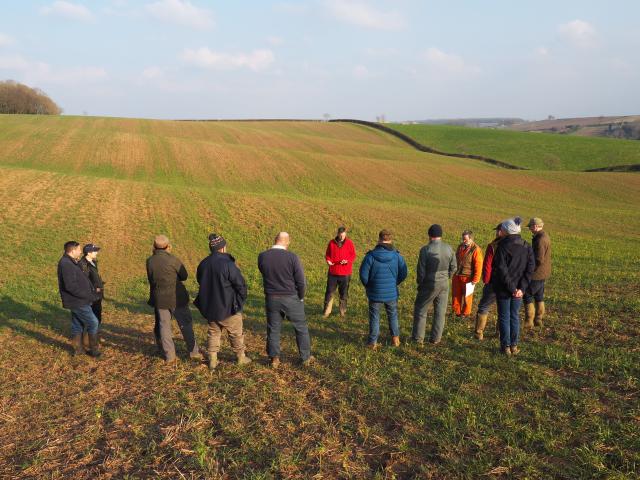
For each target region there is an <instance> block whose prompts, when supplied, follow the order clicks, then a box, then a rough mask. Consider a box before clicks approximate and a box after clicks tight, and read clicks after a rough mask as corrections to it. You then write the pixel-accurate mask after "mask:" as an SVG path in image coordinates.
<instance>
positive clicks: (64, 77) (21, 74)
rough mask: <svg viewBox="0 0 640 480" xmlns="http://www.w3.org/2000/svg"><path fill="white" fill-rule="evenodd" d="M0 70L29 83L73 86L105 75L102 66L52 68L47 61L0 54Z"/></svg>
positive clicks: (94, 80) (93, 80) (102, 77)
mask: <svg viewBox="0 0 640 480" xmlns="http://www.w3.org/2000/svg"><path fill="white" fill-rule="evenodd" d="M0 71H7V72H11V73H10V75H13V76H16V80H22V81H25V82H27V83H29V84H33V83H41V84H49V85H52V84H56V85H65V86H73V85H78V84H84V83H89V82H96V81H99V80H102V79H105V78H106V77H107V72H106V70H105V69H104V68H102V67H93V66H80V67H67V68H54V67H52V66H51V65H49V64H48V63H44V62H38V61H32V60H29V59H26V58H24V57H23V56H22V55H0Z"/></svg>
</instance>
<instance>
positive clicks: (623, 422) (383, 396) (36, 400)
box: [0, 117, 640, 479]
mask: <svg viewBox="0 0 640 480" xmlns="http://www.w3.org/2000/svg"><path fill="white" fill-rule="evenodd" d="M0 132H1V133H0V173H1V174H0V204H2V206H3V208H2V209H0V234H1V237H2V242H0V269H2V272H3V275H2V276H0V369H1V371H2V375H0V392H1V393H0V477H3V478H4V477H6V478H15V477H23V478H72V479H74V478H149V477H154V478H252V479H260V478H264V479H271V478H477V477H480V476H486V477H488V478H633V477H635V476H637V475H638V469H639V468H638V465H639V462H640V454H639V452H640V444H639V440H638V435H637V432H638V427H639V425H638V424H639V422H640V409H639V402H638V392H639V385H638V375H639V371H638V370H639V369H638V365H639V364H640V343H639V340H638V338H640V337H639V334H640V325H639V323H638V316H639V315H638V314H639V313H640V299H639V296H638V295H637V292H638V291H640V273H639V272H638V269H637V265H638V264H639V262H640V254H639V253H638V250H637V246H636V243H637V242H634V241H633V238H632V236H633V235H635V234H634V233H633V232H636V231H638V229H639V228H640V218H639V217H638V216H637V214H636V210H637V198H638V194H639V193H640V177H639V176H637V175H633V174H620V173H598V174H585V173H578V172H544V171H541V172H531V171H507V170H502V169H498V168H494V167H490V166H487V165H484V164H481V163H478V162H475V161H473V160H463V159H449V158H445V157H440V156H433V155H426V154H422V153H419V152H415V151H413V150H411V149H410V148H408V147H407V146H405V145H403V144H402V143H401V142H398V141H396V140H395V139H393V138H390V137H388V136H385V135H380V134H379V132H373V131H371V130H370V129H367V128H364V127H359V126H354V125H343V124H322V123H317V124H316V123H276V122H274V123H262V122H260V123H238V122H230V123H207V122H154V121H147V120H123V119H103V118H82V117H76V118H66V117H62V118H50V117H44V118H43V117H0ZM7 132H12V133H7ZM505 186H508V188H506V187H505ZM513 214H521V215H523V216H533V215H535V216H541V217H542V218H544V219H545V221H546V222H547V230H548V232H549V234H550V235H551V238H552V241H553V249H554V250H553V262H554V264H553V268H554V271H553V276H552V278H551V279H550V281H549V283H548V287H547V291H548V300H547V305H548V310H549V315H548V321H547V324H546V327H545V328H544V329H542V330H539V331H536V332H535V333H530V332H524V333H523V339H522V344H521V347H522V353H521V355H520V356H519V357H518V358H514V359H510V360H507V359H505V358H503V357H502V356H500V355H498V354H497V353H496V352H497V339H496V338H495V336H494V335H493V333H492V332H489V333H488V335H487V337H488V339H487V340H486V341H485V342H483V343H477V342H475V341H474V340H473V339H472V338H471V337H472V335H471V332H472V327H471V325H470V324H467V323H465V322H460V321H459V320H453V319H451V318H448V319H447V325H446V327H445V338H444V342H443V344H442V345H441V346H440V347H439V348H427V349H425V350H419V349H416V348H414V347H412V346H410V345H403V346H402V347H401V348H399V349H394V348H392V347H390V346H389V345H388V343H389V342H388V341H389V339H388V337H387V335H386V333H385V329H384V328H383V329H382V330H383V337H382V342H383V344H384V348H383V349H382V350H381V351H380V352H375V353H374V352H369V351H366V350H365V349H364V348H363V343H364V339H365V336H366V332H367V320H366V318H367V317H366V299H365V298H364V292H363V289H362V287H361V286H360V285H359V284H358V282H357V281H354V283H353V284H352V292H351V300H350V311H349V316H348V318H346V319H345V320H341V319H339V318H336V317H331V318H329V319H328V320H323V319H322V318H321V313H322V312H321V302H322V295H323V290H324V281H325V275H326V270H325V265H324V263H323V258H322V256H323V253H324V248H325V246H326V241H327V240H328V239H329V238H330V237H331V235H332V233H333V230H334V229H335V227H336V226H337V225H338V224H341V223H345V224H347V225H349V226H350V227H352V230H351V237H352V238H353V240H354V242H355V244H356V247H357V249H358V253H359V258H360V259H361V258H362V255H363V254H364V252H365V251H366V250H367V249H368V248H370V247H371V246H372V245H373V241H374V240H375V236H376V234H377V231H378V230H380V229H381V228H383V227H387V228H391V229H393V230H394V231H395V232H396V235H397V239H396V243H397V245H398V247H399V248H400V250H401V252H402V253H403V254H404V255H405V257H406V258H407V261H408V263H409V266H410V277H409V279H408V280H407V282H405V284H403V285H402V286H401V301H400V323H401V331H402V337H403V339H406V338H407V337H408V334H409V332H410V328H411V311H412V302H413V299H414V294H415V289H414V286H413V278H414V275H415V270H414V268H415V262H416V260H417V253H418V251H419V248H420V246H421V245H422V244H423V243H424V242H425V238H424V237H425V230H426V228H427V227H428V226H429V225H430V224H431V223H434V222H438V223H441V224H442V225H443V226H444V229H445V240H446V241H448V242H449V243H451V244H455V243H456V240H457V235H458V234H459V232H461V231H462V230H463V229H465V228H471V229H473V230H474V231H476V232H477V240H478V242H479V243H480V244H482V245H483V246H484V245H485V244H486V243H487V242H488V241H489V240H490V234H491V231H490V230H491V227H492V226H493V225H495V223H496V222H497V221H498V220H500V219H502V218H505V217H507V216H509V215H513ZM281 229H285V230H287V231H289V232H290V233H291V235H292V240H293V243H292V250H293V251H295V252H296V253H298V254H299V255H300V256H301V258H302V261H303V264H304V266H305V270H306V275H307V279H308V282H309V286H310V292H309V297H308V300H307V302H306V304H307V314H308V319H309V323H310V328H311V334H312V341H313V350H314V353H315V355H316V356H317V357H318V359H319V363H318V364H317V365H315V366H313V367H312V368H309V369H303V368H301V367H299V366H298V365H297V364H296V350H295V341H294V338H293V333H292V329H291V328H290V327H289V326H287V328H286V329H285V333H284V335H283V350H284V352H285V358H284V363H283V368H282V369H281V370H280V371H272V370H270V369H269V368H268V366H267V359H266V355H265V353H264V338H265V330H266V329H265V321H264V313H263V308H264V307H263V299H262V293H261V284H260V276H259V273H258V272H257V268H256V256H257V254H258V253H259V252H260V251H261V250H262V249H264V248H266V247H268V246H269V244H270V241H271V239H272V237H273V235H274V234H275V233H276V232H277V231H278V230H281ZM212 230H216V231H218V232H221V233H223V234H224V235H225V237H226V238H227V240H228V242H229V246H230V250H231V252H232V253H233V254H234V256H235V257H236V258H237V261H238V263H239V265H240V267H241V269H242V271H243V273H244V274H245V277H246V278H247V281H248V284H249V291H250V297H249V302H248V305H247V308H246V314H247V320H246V322H245V328H246V332H247V343H248V346H249V354H250V355H251V356H252V357H253V358H254V360H256V361H255V362H254V363H253V364H252V365H250V366H248V368H244V369H238V368H236V367H235V366H234V365H233V364H232V352H231V351H230V349H229V347H228V346H225V349H224V351H223V354H222V360H223V362H222V364H221V367H220V368H219V370H218V371H216V372H215V373H213V374H210V373H209V372H208V371H207V370H206V369H205V368H203V367H198V366H195V365H192V364H189V363H188V362H187V361H186V360H185V361H183V362H181V363H180V364H179V366H178V367H177V368H176V369H173V370H167V369H165V368H164V367H163V364H162V361H161V360H160V359H159V358H158V357H157V356H156V354H155V346H154V344H153V339H152V333H151V332H152V328H153V317H152V311H151V310H150V309H149V308H148V307H147V306H146V304H145V302H146V295H147V293H148V289H147V285H146V279H145V272H144V260H145V258H146V256H147V255H148V254H149V253H150V243H151V240H152V238H153V235H154V234H155V233H159V232H163V233H167V234H168V235H169V237H170V238H171V239H172V242H173V245H174V252H175V254H176V255H178V256H179V257H180V258H181V259H182V260H183V261H184V262H185V264H186V265H187V268H188V270H189V272H190V274H191V276H192V277H193V274H194V271H195V267H196V265H197V263H198V261H199V260H200V259H201V258H203V257H204V256H205V255H206V253H207V249H206V235H207V234H208V233H209V232H210V231H212ZM525 236H526V235H525ZM70 238H75V239H78V240H79V241H81V242H89V241H92V242H95V243H98V244H99V245H102V246H103V250H102V252H101V254H100V255H101V256H100V259H101V264H100V269H101V272H102V273H103V276H104V277H105V279H106V280H107V286H106V287H107V300H106V302H105V324H104V328H103V331H104V337H105V340H106V347H105V349H104V355H103V358H102V359H100V360H99V361H94V360H91V359H89V358H81V359H74V358H71V357H70V348H69V342H68V335H69V319H68V312H66V311H64V310H63V309H62V308H61V307H60V305H59V298H58V294H57V285H56V278H55V265H56V262H57V260H58V258H59V256H60V248H61V245H62V243H64V241H65V240H67V239H70ZM187 286H188V288H189V290H190V291H191V292H194V291H195V289H196V284H195V282H194V280H193V278H190V279H189V280H188V282H187ZM494 318H495V315H492V319H491V321H490V322H493V321H494ZM194 319H195V329H196V334H197V337H198V339H199V341H200V343H201V344H202V343H203V342H204V339H205V336H206V324H205V323H204V321H203V320H202V318H201V317H200V316H199V314H197V312H195V311H194ZM175 338H176V345H177V347H178V351H179V353H180V354H181V355H182V357H183V358H184V357H185V355H186V352H185V347H184V343H183V342H182V341H181V340H180V339H179V334H178V333H177V331H176V335H175Z"/></svg>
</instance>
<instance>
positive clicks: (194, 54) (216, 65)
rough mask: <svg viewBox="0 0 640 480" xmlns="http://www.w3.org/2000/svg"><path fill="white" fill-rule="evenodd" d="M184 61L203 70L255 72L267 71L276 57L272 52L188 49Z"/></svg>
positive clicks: (184, 54) (204, 48)
mask: <svg viewBox="0 0 640 480" xmlns="http://www.w3.org/2000/svg"><path fill="white" fill-rule="evenodd" d="M182 59H183V60H184V61H185V62H187V63H190V64H192V65H195V66H197V67H201V68H209V69H218V70H234V69H238V68H248V69H249V70H253V71H256V72H257V71H260V70H265V69H266V68H268V67H269V65H271V64H272V63H273V62H274V60H275V57H274V55H273V52H272V51H271V50H253V51H252V52H250V53H235V54H232V53H223V52H214V51H212V50H209V49H208V48H206V47H202V48H198V49H197V50H192V49H186V50H185V51H184V52H183V53H182Z"/></svg>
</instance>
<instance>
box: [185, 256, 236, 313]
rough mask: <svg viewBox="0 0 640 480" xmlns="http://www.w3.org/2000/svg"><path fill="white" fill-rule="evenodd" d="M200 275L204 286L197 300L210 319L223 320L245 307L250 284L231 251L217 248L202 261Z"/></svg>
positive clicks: (197, 305) (200, 282) (199, 306)
mask: <svg viewBox="0 0 640 480" xmlns="http://www.w3.org/2000/svg"><path fill="white" fill-rule="evenodd" d="M196 277H197V280H198V283H199V284H200V289H199V291H198V296H197V297H196V299H195V301H194V302H193V304H194V305H195V306H196V307H198V310H200V313H201V314H202V316H203V317H204V318H206V319H207V321H208V322H220V321H222V320H224V319H225V318H229V317H230V316H232V315H235V314H236V313H239V312H241V311H242V306H243V305H244V302H245V301H246V300H247V284H246V282H245V280H244V277H243V276H242V274H241V273H240V270H239V269H238V267H237V266H236V262H235V259H234V258H233V257H232V256H231V255H229V254H228V253H219V252H213V253H212V254H211V255H209V256H208V257H207V258H205V259H204V260H202V262H200V265H198V270H197V273H196Z"/></svg>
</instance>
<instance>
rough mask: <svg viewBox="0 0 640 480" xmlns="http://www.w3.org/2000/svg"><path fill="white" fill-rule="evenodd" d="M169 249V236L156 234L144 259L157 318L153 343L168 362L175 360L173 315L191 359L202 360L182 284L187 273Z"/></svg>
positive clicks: (151, 300) (187, 295)
mask: <svg viewBox="0 0 640 480" xmlns="http://www.w3.org/2000/svg"><path fill="white" fill-rule="evenodd" d="M170 251H171V245H170V244H169V239H168V238H167V237H166V236H164V235H158V236H156V238H155V240H154V242H153V255H151V256H150V257H149V258H148V259H147V279H148V280H149V302H148V303H149V305H151V306H152V307H153V308H154V313H155V319H156V323H155V326H154V329H153V333H154V334H155V337H156V345H158V348H159V349H161V350H162V352H163V353H164V359H165V362H166V363H167V364H168V365H171V364H174V363H175V362H176V347H175V345H174V343H173V335H172V332H171V318H172V317H175V318H176V320H177V322H178V326H179V327H180V332H182V337H183V338H184V341H185V343H186V344H187V350H188V351H189V357H191V358H192V359H193V360H201V359H202V355H201V354H200V351H199V349H198V344H197V342H196V338H195V335H194V333H193V320H192V318H191V311H189V293H188V292H187V289H186V288H185V286H184V285H183V284H182V282H184V281H185V280H186V279H187V277H188V276H189V274H188V273H187V269H186V268H184V265H183V264H182V262H181V261H180V260H178V258H177V257H174V256H173V255H171V253H169V252H170Z"/></svg>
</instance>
